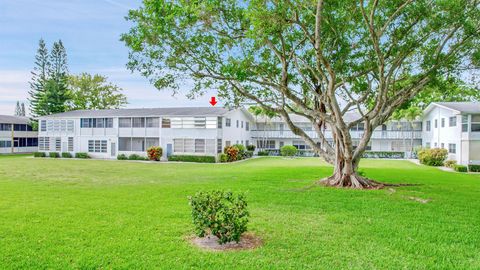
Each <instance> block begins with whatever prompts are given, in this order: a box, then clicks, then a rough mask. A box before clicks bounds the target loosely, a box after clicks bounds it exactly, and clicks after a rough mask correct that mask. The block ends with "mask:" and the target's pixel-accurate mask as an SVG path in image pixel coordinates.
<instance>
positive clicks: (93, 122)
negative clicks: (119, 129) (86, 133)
mask: <svg viewBox="0 0 480 270" xmlns="http://www.w3.org/2000/svg"><path fill="white" fill-rule="evenodd" d="M62 125H63V123H62ZM69 125H70V123H67V126H69ZM54 126H55V125H54ZM80 127H81V128H113V118H82V119H80ZM62 129H63V126H62Z"/></svg>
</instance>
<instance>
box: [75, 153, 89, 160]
mask: <svg viewBox="0 0 480 270" xmlns="http://www.w3.org/2000/svg"><path fill="white" fill-rule="evenodd" d="M75 158H83V159H87V158H90V156H89V155H88V154H87V153H83V152H79V153H75Z"/></svg>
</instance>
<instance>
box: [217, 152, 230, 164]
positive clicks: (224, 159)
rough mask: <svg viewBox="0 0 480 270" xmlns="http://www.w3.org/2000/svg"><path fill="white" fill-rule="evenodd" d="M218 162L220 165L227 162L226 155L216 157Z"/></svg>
mask: <svg viewBox="0 0 480 270" xmlns="http://www.w3.org/2000/svg"><path fill="white" fill-rule="evenodd" d="M218 161H219V162H221V163H225V162H228V156H227V154H224V153H221V154H220V155H218Z"/></svg>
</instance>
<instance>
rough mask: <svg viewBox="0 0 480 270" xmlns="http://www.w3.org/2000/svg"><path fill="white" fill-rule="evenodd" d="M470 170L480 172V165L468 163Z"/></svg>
mask: <svg viewBox="0 0 480 270" xmlns="http://www.w3.org/2000/svg"><path fill="white" fill-rule="evenodd" d="M468 170H469V171H471V172H480V165H473V164H471V165H468Z"/></svg>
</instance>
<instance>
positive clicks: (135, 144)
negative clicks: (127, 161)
mask: <svg viewBox="0 0 480 270" xmlns="http://www.w3.org/2000/svg"><path fill="white" fill-rule="evenodd" d="M159 145H160V143H159V139H158V138H131V137H123V138H118V151H124V152H145V151H147V149H148V148H149V147H151V146H159Z"/></svg>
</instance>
